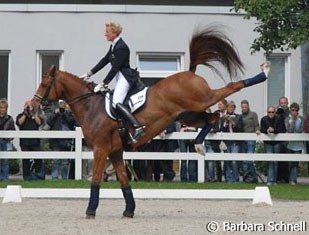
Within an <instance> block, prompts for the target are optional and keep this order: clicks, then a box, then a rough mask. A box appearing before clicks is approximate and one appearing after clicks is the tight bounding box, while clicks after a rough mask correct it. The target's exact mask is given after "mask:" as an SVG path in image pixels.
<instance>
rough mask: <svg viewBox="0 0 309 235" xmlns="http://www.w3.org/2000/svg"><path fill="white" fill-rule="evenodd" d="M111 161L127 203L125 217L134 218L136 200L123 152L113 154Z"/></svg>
mask: <svg viewBox="0 0 309 235" xmlns="http://www.w3.org/2000/svg"><path fill="white" fill-rule="evenodd" d="M110 160H111V161H112V164H113V166H114V168H115V170H116V173H117V176H118V179H119V182H120V185H121V190H122V194H123V197H124V200H125V202H126V208H125V210H124V212H123V216H124V217H129V218H133V216H134V210H135V200H134V196H133V193H132V189H131V186H130V185H129V179H128V175H127V170H126V168H125V166H124V163H123V152H117V153H115V154H112V155H111V156H110Z"/></svg>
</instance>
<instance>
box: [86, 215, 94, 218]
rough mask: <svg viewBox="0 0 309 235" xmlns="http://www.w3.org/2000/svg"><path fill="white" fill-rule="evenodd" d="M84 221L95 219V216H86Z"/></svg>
mask: <svg viewBox="0 0 309 235" xmlns="http://www.w3.org/2000/svg"><path fill="white" fill-rule="evenodd" d="M86 219H95V215H86Z"/></svg>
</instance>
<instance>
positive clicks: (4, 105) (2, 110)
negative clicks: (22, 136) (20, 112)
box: [0, 98, 15, 181]
mask: <svg viewBox="0 0 309 235" xmlns="http://www.w3.org/2000/svg"><path fill="white" fill-rule="evenodd" d="M7 111H8V102H7V100H6V99H5V98H2V99H0V130H1V131H8V130H15V126H14V120H13V118H12V117H11V116H10V115H8V114H7ZM11 141H12V139H11V138H0V151H12V149H13V144H12V142H11ZM9 170H10V169H9V160H8V159H2V158H0V181H7V180H9Z"/></svg>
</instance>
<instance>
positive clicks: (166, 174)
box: [153, 122, 178, 181]
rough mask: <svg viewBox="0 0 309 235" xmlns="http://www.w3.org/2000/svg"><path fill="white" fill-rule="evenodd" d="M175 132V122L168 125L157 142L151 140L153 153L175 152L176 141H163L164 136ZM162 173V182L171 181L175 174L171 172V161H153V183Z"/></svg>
mask: <svg viewBox="0 0 309 235" xmlns="http://www.w3.org/2000/svg"><path fill="white" fill-rule="evenodd" d="M172 132H176V122H173V123H172V124H171V125H169V126H168V127H167V128H166V129H165V130H164V131H162V132H161V133H160V134H159V138H160V139H159V140H153V144H154V148H155V151H154V152H175V150H176V149H177V148H178V141H177V140H168V139H165V137H166V135H167V134H169V133H172ZM161 172H162V173H163V180H164V181H173V179H174V177H175V172H174V170H173V160H155V161H154V166H153V174H154V179H155V181H159V180H160V173H161Z"/></svg>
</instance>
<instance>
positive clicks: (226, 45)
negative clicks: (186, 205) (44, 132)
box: [31, 28, 265, 219]
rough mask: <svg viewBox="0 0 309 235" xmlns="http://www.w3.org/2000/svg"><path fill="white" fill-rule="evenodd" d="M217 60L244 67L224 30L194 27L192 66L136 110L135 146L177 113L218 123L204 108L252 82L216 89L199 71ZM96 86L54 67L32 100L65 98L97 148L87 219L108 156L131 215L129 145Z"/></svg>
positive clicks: (193, 121) (190, 121)
mask: <svg viewBox="0 0 309 235" xmlns="http://www.w3.org/2000/svg"><path fill="white" fill-rule="evenodd" d="M212 61H218V62H220V63H221V64H222V65H223V66H224V67H225V68H226V69H227V71H228V73H229V75H230V77H233V76H235V75H236V74H237V73H239V72H241V71H243V64H242V62H241V60H240V57H239V55H238V53H237V51H236V49H235V47H234V45H233V43H232V42H231V41H230V40H229V39H228V37H226V36H225V35H224V34H223V33H221V32H220V31H218V30H216V29H214V28H205V29H202V30H199V31H196V32H194V33H193V36H192V39H191V42H190V69H189V70H188V71H184V72H179V73H176V74H174V75H171V76H169V77H166V78H164V79H162V80H161V81H159V82H158V83H156V84H155V85H153V86H151V87H149V89H148V92H147V100H146V103H145V104H144V106H142V107H141V108H140V109H138V110H137V111H136V112H135V116H136V118H137V119H138V120H139V122H140V123H141V124H142V125H144V126H145V129H144V131H145V135H144V136H142V137H141V138H139V139H138V141H137V143H133V144H132V146H131V147H132V148H133V149H136V148H137V147H139V146H141V145H143V144H145V143H147V142H148V141H149V140H151V139H153V138H154V137H155V136H157V135H158V134H159V133H161V132H162V131H163V130H164V129H165V128H166V127H167V126H168V125H169V124H171V123H172V122H173V121H175V120H176V118H177V117H181V118H180V119H181V121H182V122H184V123H186V124H187V125H188V126H195V127H201V126H203V125H205V124H207V123H208V124H214V123H215V122H216V120H217V119H218V118H219V116H218V114H216V113H206V112H205V111H206V110H207V109H208V108H209V107H210V106H212V105H214V104H216V103H217V102H218V101H219V100H221V99H223V98H225V97H227V96H229V95H231V94H233V93H235V92H237V91H239V90H241V89H242V88H244V87H246V86H247V85H248V84H246V83H245V82H244V81H243V80H239V81H231V82H230V83H228V84H227V85H226V86H224V87H222V88H219V89H211V88H210V87H209V85H208V84H207V82H206V80H205V79H204V78H203V77H201V76H198V75H197V74H195V70H196V67H197V66H198V65H205V66H208V67H211V68H213V69H215V70H216V68H215V67H214V66H212V64H211V62H212ZM247 80H248V79H247ZM264 80H265V79H264ZM259 82H261V81H259ZM249 85H252V84H251V83H250V84H249ZM93 86H94V85H93V84H92V83H89V82H87V81H84V80H82V79H80V78H79V77H77V76H75V75H73V74H71V73H68V72H65V71H60V70H57V69H56V67H55V66H51V67H50V68H49V69H48V71H47V72H46V73H45V74H44V75H43V77H42V82H41V84H40V85H39V87H38V89H37V91H36V93H35V95H34V97H33V98H32V100H31V101H32V105H33V107H34V108H38V107H39V105H40V104H41V103H42V102H43V101H46V100H49V101H56V100H59V99H63V100H65V101H66V102H67V103H68V104H69V106H70V108H71V110H72V112H73V113H74V115H75V118H76V120H77V122H78V123H79V125H80V127H81V128H82V131H83V134H84V138H85V141H86V143H87V144H88V145H89V146H90V147H91V148H92V149H93V156H94V165H93V177H92V181H91V186H90V197H89V203H88V207H87V210H86V218H87V219H94V218H95V215H96V210H97V208H98V205H99V192H100V183H101V180H102V174H103V171H104V166H105V161H106V159H107V158H109V159H110V160H111V162H112V164H113V167H114V168H115V170H116V173H117V177H118V179H119V182H120V186H121V190H122V193H123V196H124V199H125V210H124V212H123V216H124V217H129V218H132V217H133V216H134V211H135V200H134V196H133V193H132V189H131V186H130V184H129V179H128V176H127V171H126V167H125V165H124V162H123V151H124V147H123V143H122V140H121V136H120V133H119V131H118V128H119V127H120V124H119V123H118V122H117V121H115V120H112V119H111V118H109V117H108V116H107V114H106V112H105V109H104V108H103V106H104V97H103V95H101V94H95V93H94V92H93Z"/></svg>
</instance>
